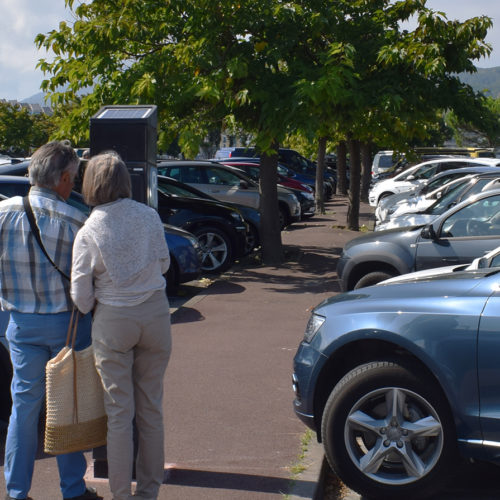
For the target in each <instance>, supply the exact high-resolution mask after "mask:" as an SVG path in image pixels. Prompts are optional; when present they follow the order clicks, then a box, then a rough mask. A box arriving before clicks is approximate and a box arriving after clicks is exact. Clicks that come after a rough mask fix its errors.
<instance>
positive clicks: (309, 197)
mask: <svg viewBox="0 0 500 500" xmlns="http://www.w3.org/2000/svg"><path fill="white" fill-rule="evenodd" d="M302 196H303V197H304V198H306V199H307V200H310V201H313V200H314V195H313V194H312V193H309V192H306V191H302Z"/></svg>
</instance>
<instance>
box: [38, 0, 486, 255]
mask: <svg viewBox="0 0 500 500" xmlns="http://www.w3.org/2000/svg"><path fill="white" fill-rule="evenodd" d="M66 4H67V5H68V6H69V7H70V8H71V9H74V15H75V21H74V23H73V24H72V25H70V24H68V23H65V22H62V23H61V24H60V25H59V29H58V30H53V31H52V32H50V33H47V34H40V35H38V36H37V37H36V43H37V45H38V46H39V47H45V48H48V49H52V51H53V52H54V53H55V54H56V57H55V59H54V60H53V61H47V60H41V61H40V62H39V66H40V68H41V69H42V70H43V71H45V72H46V73H47V74H48V75H49V78H48V79H47V80H45V81H44V82H43V85H42V87H43V89H44V90H45V91H48V92H50V93H51V102H52V105H53V106H55V108H56V114H57V117H58V119H59V123H60V130H59V134H61V136H63V137H66V138H71V139H72V140H73V141H75V142H77V141H79V140H84V139H86V138H87V137H88V122H89V118H90V117H91V116H92V114H93V113H95V112H96V111H97V110H98V109H99V107H100V106H101V105H102V104H147V103H153V104H156V105H157V106H158V113H159V128H160V147H161V146H166V145H168V144H170V143H171V142H172V140H173V139H174V138H177V139H178V142H179V145H180V147H181V149H182V150H183V151H184V152H185V153H186V154H187V155H188V156H194V155H195V154H196V152H197V151H198V148H199V145H200V143H201V141H202V140H203V138H204V137H205V136H206V135H207V134H208V133H209V131H210V130H212V129H214V128H216V129H219V128H220V127H221V126H223V127H226V128H229V129H231V128H235V129H236V128H238V127H241V128H243V129H244V130H246V131H247V132H248V133H250V134H252V136H253V137H254V138H255V144H256V146H257V148H258V149H259V150H260V151H261V153H262V155H263V162H264V166H265V168H262V169H261V173H262V176H263V177H262V178H261V191H262V199H263V205H262V206H261V209H262V212H263V214H262V215H263V217H262V225H263V228H264V232H265V233H266V234H265V235H264V239H265V241H271V242H272V243H271V244H270V247H271V248H273V249H277V248H279V246H280V239H279V238H280V237H279V229H277V225H276V221H275V220H272V215H271V214H272V213H273V212H276V210H275V209H276V207H277V199H276V198H277V196H276V192H275V188H274V187H273V186H272V184H273V181H274V179H275V178H276V177H275V174H276V172H275V169H276V156H275V154H274V153H275V152H276V148H277V147H278V146H279V144H280V143H282V142H283V141H284V140H285V138H286V137H287V136H289V135H290V134H294V133H301V134H304V135H306V136H308V137H310V138H314V140H317V141H319V139H320V138H323V139H326V138H331V137H332V136H335V140H336V141H341V140H345V139H348V138H350V139H352V140H354V141H356V142H355V144H360V143H362V142H366V143H368V142H378V143H385V144H386V145H389V144H390V145H391V146H394V149H404V148H405V147H407V145H408V144H409V143H410V142H411V141H412V140H414V139H415V138H416V137H419V138H422V137H426V136H427V135H428V133H429V130H431V129H432V127H433V126H434V125H435V123H436V116H438V110H442V109H453V110H454V111H455V113H457V116H459V117H460V118H461V119H462V118H463V119H467V120H469V121H470V120H473V119H474V116H476V115H477V109H478V107H480V106H481V99H480V98H479V97H478V96H477V94H475V93H474V92H473V91H472V89H471V88H470V87H469V86H467V85H465V84H463V83H461V82H460V80H459V79H458V76H457V74H458V73H461V72H471V71H474V70H475V68H474V64H473V61H474V60H475V59H478V58H479V57H481V56H484V55H486V54H488V53H489V52H490V50H491V47H489V46H488V44H486V43H485V42H484V38H485V36H486V33H487V30H488V29H489V27H491V20H490V19H489V18H487V17H484V16H481V17H476V18H473V19H470V20H467V21H465V22H458V21H454V20H448V19H446V17H445V15H444V14H442V13H439V12H434V11H432V10H431V9H428V8H427V7H426V1H425V0H397V1H391V0H335V1H334V0H326V1H325V0H307V1H305V0H295V1H292V2H284V1H283V0H238V2H234V1H233V0H216V1H213V0H127V1H126V2H122V1H118V0H94V1H92V2H81V3H79V4H78V5H76V3H75V2H74V0H66ZM412 15H416V16H418V25H417V27H416V29H415V30H413V31H412V32H408V31H405V30H403V29H402V28H401V22H402V21H405V20H407V19H408V18H409V17H410V16H412ZM483 109H484V108H483ZM389 141H390V143H389ZM325 143H326V141H325V140H324V141H323V142H322V144H325ZM355 156H356V153H355ZM354 178H356V175H355V176H354ZM354 198H356V196H354ZM354 202H355V201H354V199H353V203H354ZM358 202H359V201H358ZM353 213H354V214H355V210H354V211H353ZM276 252H277V250H276V251H274V252H271V254H270V255H269V259H268V262H270V261H274V262H276V261H277V260H278V256H277V253H276Z"/></svg>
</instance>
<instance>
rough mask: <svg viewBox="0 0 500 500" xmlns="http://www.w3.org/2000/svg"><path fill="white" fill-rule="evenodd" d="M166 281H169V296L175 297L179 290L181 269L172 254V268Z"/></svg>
mask: <svg viewBox="0 0 500 500" xmlns="http://www.w3.org/2000/svg"><path fill="white" fill-rule="evenodd" d="M165 279H166V280H167V295H168V296H174V295H175V294H176V293H177V290H178V289H179V268H178V266H177V262H175V259H174V258H173V257H172V254H170V266H169V268H168V271H167V274H166V275H165Z"/></svg>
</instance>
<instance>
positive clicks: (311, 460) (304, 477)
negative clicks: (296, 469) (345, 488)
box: [286, 434, 325, 500]
mask: <svg viewBox="0 0 500 500" xmlns="http://www.w3.org/2000/svg"><path fill="white" fill-rule="evenodd" d="M324 458H325V455H324V452H323V446H322V445H321V444H320V443H318V441H317V439H316V434H314V435H313V436H312V438H311V442H310V443H309V444H308V446H307V451H306V453H305V456H304V458H303V460H302V461H301V464H302V465H303V466H304V467H305V469H304V471H302V472H301V473H300V474H298V475H297V477H295V478H293V480H292V481H293V485H292V487H291V489H290V493H289V495H288V496H287V497H286V498H287V500H303V499H311V500H321V499H322V497H323V494H322V488H321V483H322V476H323V462H324Z"/></svg>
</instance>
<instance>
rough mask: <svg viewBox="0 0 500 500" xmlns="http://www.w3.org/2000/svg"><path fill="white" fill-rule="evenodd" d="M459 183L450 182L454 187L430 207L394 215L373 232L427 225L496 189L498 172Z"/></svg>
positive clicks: (499, 181)
mask: <svg viewBox="0 0 500 500" xmlns="http://www.w3.org/2000/svg"><path fill="white" fill-rule="evenodd" d="M459 181H460V180H459V179H457V180H455V181H452V183H453V184H454V185H453V186H451V188H450V189H449V190H448V192H447V193H446V194H444V195H443V196H442V197H441V198H440V199H439V200H438V201H435V202H434V203H433V204H432V205H431V206H429V207H427V208H425V209H423V210H420V211H418V212H407V213H400V214H399V215H397V214H394V215H393V216H391V217H390V218H389V219H387V220H386V221H385V222H382V223H380V224H377V225H376V226H375V229H374V230H375V231H384V230H386V229H394V228H399V227H406V226H408V227H409V226H420V225H424V224H429V223H430V222H432V221H433V220H434V219H435V218H436V217H438V216H439V215H441V214H442V213H444V212H446V210H448V209H449V208H451V207H453V206H454V205H456V204H458V203H460V202H462V201H465V200H467V199H468V198H471V197H474V196H476V195H478V194H480V193H482V192H483V191H488V190H491V189H498V188H499V187H500V172H499V173H498V174H492V173H488V174H479V175H476V176H473V177H469V178H465V179H464V180H463V181H462V182H459Z"/></svg>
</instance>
